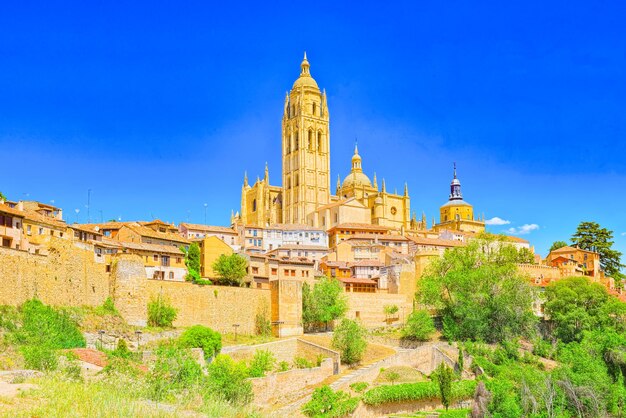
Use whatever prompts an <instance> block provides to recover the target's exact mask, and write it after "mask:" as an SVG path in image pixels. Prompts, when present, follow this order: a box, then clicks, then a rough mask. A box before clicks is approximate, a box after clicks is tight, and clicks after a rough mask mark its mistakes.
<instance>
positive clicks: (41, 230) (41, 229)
mask: <svg viewBox="0 0 626 418" xmlns="http://www.w3.org/2000/svg"><path fill="white" fill-rule="evenodd" d="M39 235H43V228H41V227H40V228H39Z"/></svg>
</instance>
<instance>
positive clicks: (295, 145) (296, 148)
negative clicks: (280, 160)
mask: <svg viewBox="0 0 626 418" xmlns="http://www.w3.org/2000/svg"><path fill="white" fill-rule="evenodd" d="M293 150H294V151H297V150H298V131H296V135H295V137H294V143H293Z"/></svg>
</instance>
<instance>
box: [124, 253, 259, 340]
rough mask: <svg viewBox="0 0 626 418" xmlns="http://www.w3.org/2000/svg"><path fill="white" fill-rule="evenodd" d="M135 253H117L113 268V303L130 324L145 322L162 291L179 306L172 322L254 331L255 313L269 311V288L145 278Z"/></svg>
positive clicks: (219, 329)
mask: <svg viewBox="0 0 626 418" xmlns="http://www.w3.org/2000/svg"><path fill="white" fill-rule="evenodd" d="M142 270H143V265H142V264H141V260H140V259H139V258H138V257H137V256H132V255H125V256H122V257H119V259H118V260H117V262H116V263H115V265H114V266H113V272H112V276H113V277H112V283H113V289H114V295H115V296H114V300H115V306H116V308H117V309H118V310H119V312H120V314H121V315H122V316H123V317H124V319H125V320H126V321H127V322H128V323H130V324H133V325H146V324H147V321H148V302H149V301H150V299H151V298H156V297H157V296H158V295H162V296H163V297H164V298H165V299H168V300H169V301H170V303H171V305H172V306H174V307H175V308H176V309H177V310H178V314H177V317H176V320H175V321H174V326H177V327H188V326H191V325H196V324H200V325H206V326H208V327H211V328H212V329H214V330H216V331H218V332H220V333H230V332H233V331H234V327H233V324H238V325H239V326H238V327H237V332H238V333H241V334H254V332H255V318H256V315H257V313H261V312H263V311H265V312H269V308H270V291H269V290H265V289H248V288H243V287H229V286H199V285H195V284H192V283H187V282H182V283H181V282H170V281H166V280H152V279H146V278H145V277H144V275H143V274H141V273H140V272H141V271H142ZM268 319H269V318H268Z"/></svg>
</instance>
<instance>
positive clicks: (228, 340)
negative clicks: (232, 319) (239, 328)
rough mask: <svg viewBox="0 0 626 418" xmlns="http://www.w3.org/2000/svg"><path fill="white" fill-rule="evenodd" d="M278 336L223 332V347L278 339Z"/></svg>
mask: <svg viewBox="0 0 626 418" xmlns="http://www.w3.org/2000/svg"><path fill="white" fill-rule="evenodd" d="M276 340H278V338H276V337H274V336H272V335H245V334H243V335H242V334H237V337H236V338H235V334H234V333H228V334H222V347H227V346H230V345H256V344H264V343H269V342H272V341H276Z"/></svg>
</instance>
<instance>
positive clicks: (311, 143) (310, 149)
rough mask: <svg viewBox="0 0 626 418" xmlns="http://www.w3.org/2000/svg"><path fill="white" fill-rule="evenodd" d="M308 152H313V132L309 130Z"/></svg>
mask: <svg viewBox="0 0 626 418" xmlns="http://www.w3.org/2000/svg"><path fill="white" fill-rule="evenodd" d="M308 144H309V151H313V130H312V129H309V141H308Z"/></svg>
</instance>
